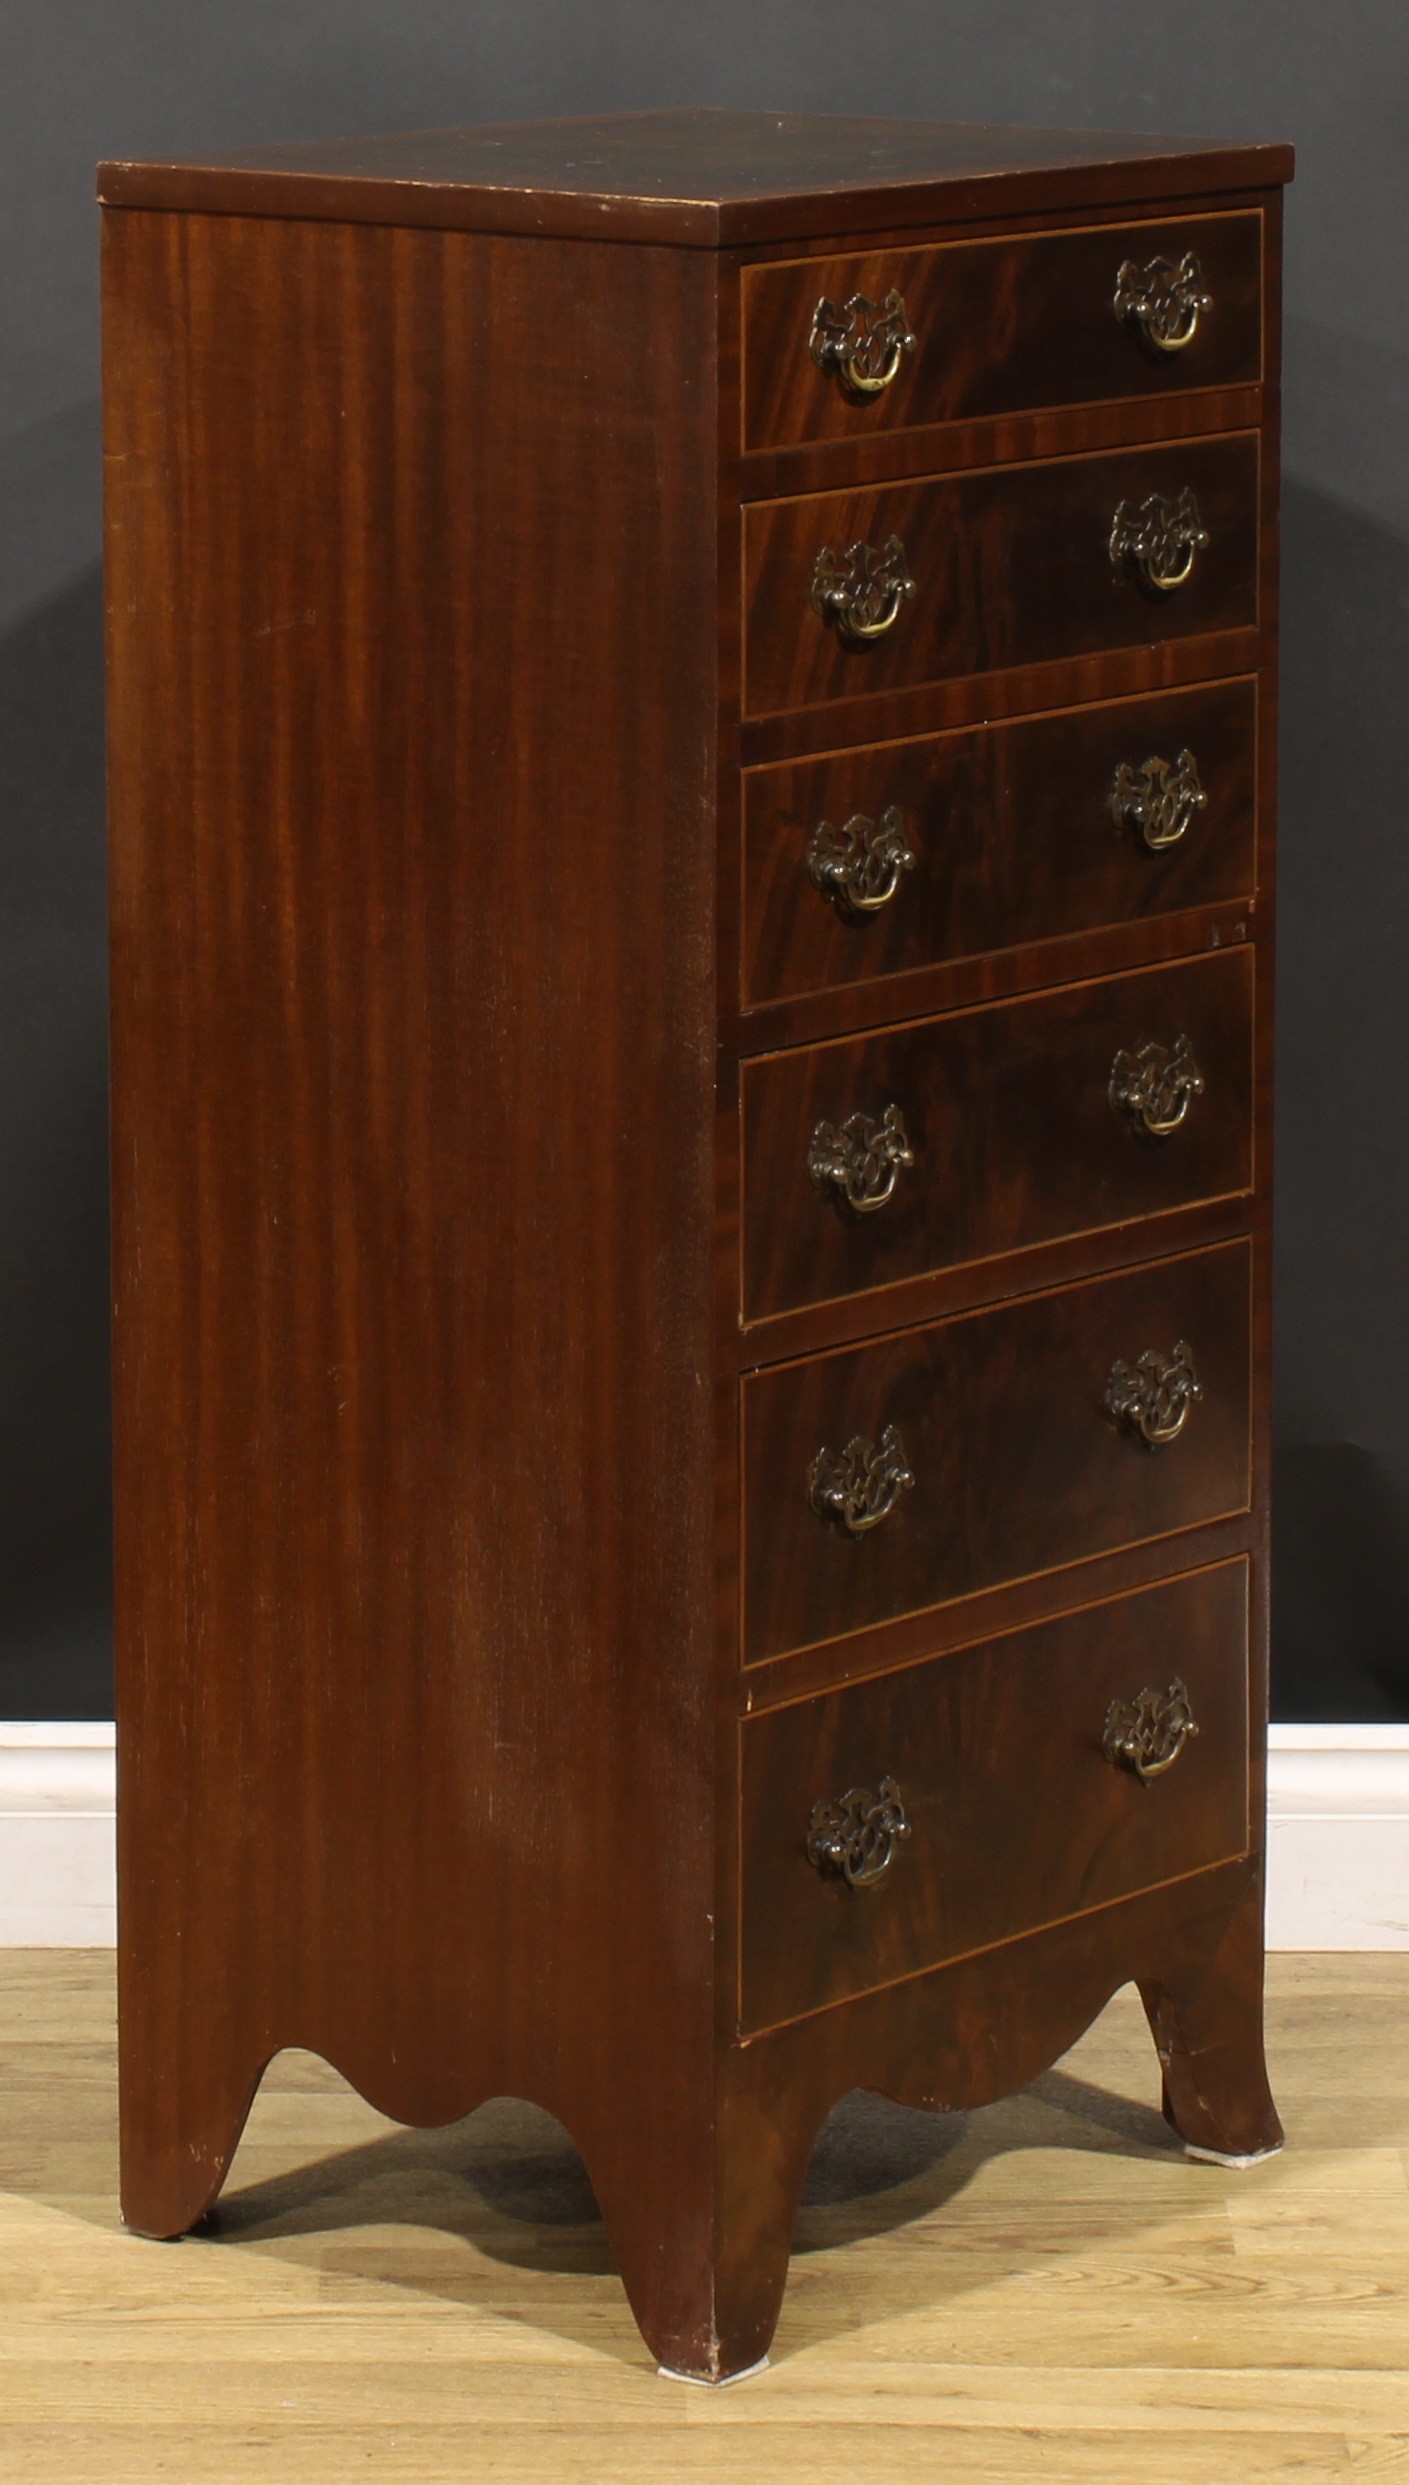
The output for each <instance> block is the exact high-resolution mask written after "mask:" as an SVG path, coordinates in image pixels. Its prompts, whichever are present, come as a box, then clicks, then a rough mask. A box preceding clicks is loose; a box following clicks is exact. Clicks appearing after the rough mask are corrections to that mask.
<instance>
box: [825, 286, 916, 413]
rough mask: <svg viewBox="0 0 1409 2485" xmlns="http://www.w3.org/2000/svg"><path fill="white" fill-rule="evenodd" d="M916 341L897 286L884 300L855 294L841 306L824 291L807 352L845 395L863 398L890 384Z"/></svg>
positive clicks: (877, 392) (877, 393)
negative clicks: (876, 300) (872, 299)
mask: <svg viewBox="0 0 1409 2485" xmlns="http://www.w3.org/2000/svg"><path fill="white" fill-rule="evenodd" d="M917 343H918V339H917V338H916V337H914V336H912V335H911V332H910V322H909V320H908V319H907V318H906V316H905V304H904V302H903V301H902V300H901V297H900V295H899V294H898V293H896V292H895V291H894V289H893V288H892V290H891V291H890V292H889V293H888V294H887V295H886V298H885V300H884V302H882V303H876V302H872V301H871V300H870V298H869V296H868V295H866V294H864V293H854V294H852V296H851V298H850V300H849V301H847V302H843V304H842V306H841V309H840V310H838V309H837V306H836V304H835V303H834V302H829V301H828V299H827V296H826V295H825V294H823V296H822V299H821V301H820V302H819V303H818V305H817V308H816V310H815V311H814V312H813V314H812V334H811V336H810V337H809V338H808V340H807V350H808V352H809V353H810V354H811V356H812V359H813V361H814V362H815V363H816V365H817V368H818V370H819V371H826V372H829V373H830V374H831V376H832V377H833V378H834V379H835V380H836V381H837V382H838V384H839V385H840V388H841V392H842V395H843V396H844V397H853V398H859V399H861V400H862V401H863V402H864V401H865V400H866V399H867V398H868V397H879V396H880V394H881V392H882V390H884V389H887V388H889V386H890V384H891V382H892V380H893V379H894V378H895V376H896V374H897V372H898V371H899V369H900V366H901V364H902V362H903V361H904V359H905V357H906V355H907V354H913V353H914V351H915V347H916V344H917Z"/></svg>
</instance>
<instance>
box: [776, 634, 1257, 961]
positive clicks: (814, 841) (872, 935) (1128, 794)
mask: <svg viewBox="0 0 1409 2485" xmlns="http://www.w3.org/2000/svg"><path fill="white" fill-rule="evenodd" d="M1256 744H1257V690H1256V685H1255V683H1254V682H1252V681H1238V682H1218V683H1215V684H1213V685H1212V686H1208V685H1204V686H1201V687H1200V688H1198V689H1196V690H1180V691H1166V692H1163V693H1161V694H1159V695H1157V696H1153V697H1149V698H1141V699H1121V700H1117V701H1115V702H1113V703H1111V704H1110V705H1107V706H1101V707H1090V708H1077V709H1075V710H1072V711H1070V712H1068V713H1066V714H1064V715H1060V716H1041V717H1027V718H1024V719H1023V720H1022V721H1021V722H1020V723H1018V724H1012V725H984V726H979V727H977V728H975V729H974V730H973V731H972V732H967V733H945V734H930V735H926V736H924V737H923V738H921V739H917V740H914V741H907V742H892V743H887V744H883V745H881V746H880V747H878V748H873V749H869V750H860V751H846V752H842V753H839V754H833V755H832V756H831V757H829V758H826V759H813V760H804V761H802V762H800V763H795V764H792V765H788V766H783V767H770V768H755V769H752V770H750V771H749V772H748V774H747V775H746V776H745V779H744V836H745V856H744V964H743V999H744V1004H745V1007H757V1006H758V1005H759V1004H760V1003H763V1002H767V1001H775V1000H786V999H790V998H792V997H793V996H795V995H797V994H801V993H809V992H823V991H828V990H832V989H835V988H836V987H838V986H840V985H844V984H857V983H866V982H870V981H873V980H879V979H880V978H882V977H884V976H886V975H897V974H901V973H904V972H905V971H906V970H907V969H910V968H914V967H922V966H928V965H931V964H932V963H933V962H934V961H936V960H938V959H947V958H964V957H974V956H978V955H981V954H982V953H984V952H986V951H991V950H995V949H1007V948H1013V947H1016V946H1018V945H1019V944H1020V943H1022V942H1025V941H1036V940H1054V939H1058V938H1060V937H1062V936H1063V935H1069V934H1073V933H1080V932H1088V931H1094V930H1096V929H1098V928H1100V927H1101V926H1104V925H1108V924H1119V923H1129V922H1133V921H1136V920H1137V919H1139V918H1141V917H1145V916H1152V915H1165V914H1176V913H1178V912H1179V911H1180V910H1181V909H1183V908H1186V907H1193V906H1211V905H1217V904H1219V903H1221V902H1224V901H1226V900H1229V899H1234V898H1239V897H1246V896H1248V895H1250V894H1251V892H1252V888H1253V884H1254V862H1253V856H1254V837H1255V827H1256V774H1255V752H1256Z"/></svg>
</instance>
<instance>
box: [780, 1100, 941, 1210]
mask: <svg viewBox="0 0 1409 2485" xmlns="http://www.w3.org/2000/svg"><path fill="white" fill-rule="evenodd" d="M914 1162H915V1153H914V1150H913V1148H912V1147H911V1145H910V1142H909V1140H908V1138H907V1137H906V1135H905V1118H904V1115H903V1114H902V1113H901V1110H900V1107H899V1105H898V1104H888V1105H887V1106H886V1109H885V1111H884V1113H883V1114H882V1115H881V1118H880V1120H879V1121H878V1122H877V1121H874V1120H873V1119H872V1117H871V1115H870V1114H869V1113H849V1114H848V1115H847V1117H846V1120H845V1121H844V1122H819V1123H818V1125H817V1128H816V1129H815V1130H814V1132H813V1134H812V1145H811V1147H810V1148H809V1149H808V1152H807V1170H808V1173H809V1174H810V1176H811V1178H812V1181H813V1183H814V1184H815V1186H816V1188H817V1189H818V1190H819V1191H836V1192H837V1193H839V1195H840V1196H841V1198H842V1199H844V1200H845V1202H846V1204H847V1206H848V1208H854V1209H855V1211H856V1214H857V1215H858V1216H859V1217H869V1216H872V1215H874V1213H875V1211H876V1209H877V1208H884V1206H885V1204H886V1201H887V1200H888V1199H890V1198H892V1197H893V1195H894V1192H895V1185H896V1179H897V1177H898V1175H899V1174H900V1173H901V1171H902V1170H903V1169H904V1167H905V1166H907V1165H913V1164H914Z"/></svg>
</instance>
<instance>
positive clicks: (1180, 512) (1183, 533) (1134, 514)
mask: <svg viewBox="0 0 1409 2485" xmlns="http://www.w3.org/2000/svg"><path fill="white" fill-rule="evenodd" d="M1208 540H1209V538H1208V529H1207V528H1206V527H1205V525H1204V522H1203V520H1202V518H1201V517H1200V516H1199V504H1198V502H1197V501H1196V500H1195V498H1194V495H1193V493H1192V492H1191V491H1190V489H1189V486H1188V484H1187V483H1186V484H1185V486H1184V488H1183V490H1182V491H1181V492H1180V493H1179V494H1178V496H1177V498H1176V499H1174V500H1167V499H1166V498H1165V496H1164V494H1163V493H1162V492H1152V493H1151V494H1150V497H1149V499H1148V500H1143V501H1138V502H1137V501H1133V500H1123V501H1122V502H1121V504H1120V507H1119V508H1118V509H1117V511H1116V513H1115V516H1114V518H1113V519H1112V521H1111V535H1110V554H1111V561H1112V563H1113V565H1114V567H1115V568H1116V569H1118V570H1125V569H1134V570H1135V571H1137V572H1138V574H1139V576H1140V577H1141V578H1142V579H1143V581H1144V583H1145V585H1146V586H1147V587H1151V588H1153V589H1154V590H1155V592H1156V593H1157V594H1159V595H1172V594H1173V593H1174V590H1175V589H1176V587H1186V586H1187V585H1188V583H1189V580H1190V579H1191V578H1192V577H1193V574H1194V563H1195V561H1196V560H1197V558H1198V556H1199V554H1200V553H1201V552H1202V551H1203V550H1204V548H1205V546H1206V545H1207V543H1208Z"/></svg>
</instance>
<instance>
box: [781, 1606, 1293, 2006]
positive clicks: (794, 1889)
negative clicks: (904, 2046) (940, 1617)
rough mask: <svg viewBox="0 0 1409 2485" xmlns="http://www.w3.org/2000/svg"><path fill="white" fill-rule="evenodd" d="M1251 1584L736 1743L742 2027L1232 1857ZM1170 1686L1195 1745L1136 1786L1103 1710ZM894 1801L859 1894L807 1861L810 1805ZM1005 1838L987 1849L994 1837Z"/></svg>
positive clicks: (806, 1712) (918, 1679) (1096, 1615)
mask: <svg viewBox="0 0 1409 2485" xmlns="http://www.w3.org/2000/svg"><path fill="white" fill-rule="evenodd" d="M1246 1640H1247V1566H1246V1564H1245V1563H1241V1562H1229V1563H1226V1564H1224V1565H1223V1566H1222V1567H1221V1568H1219V1569H1216V1570H1207V1571H1201V1572H1199V1573H1197V1574H1196V1575H1195V1576H1194V1577H1192V1578H1188V1579H1182V1580H1179V1581H1176V1582H1174V1583H1170V1582H1165V1583H1163V1584H1162V1585H1161V1586H1159V1587H1156V1588H1148V1589H1146V1590H1145V1591H1144V1592H1143V1593H1142V1594H1140V1595H1138V1596H1133V1597H1125V1598H1121V1599H1120V1600H1119V1601H1117V1602H1116V1603H1114V1604H1109V1605H1101V1606H1097V1607H1094V1608H1091V1609H1088V1610H1086V1611H1083V1612H1081V1613H1076V1614H1068V1615H1064V1616H1063V1617H1062V1619H1061V1620H1060V1621H1057V1622H1049V1623H1046V1624H1044V1625H1041V1626H1039V1627H1038V1628H1037V1629H1035V1630H1031V1631H1026V1632H1021V1633H1018V1634H1017V1635H1015V1636H1014V1637H1012V1638H1008V1639H1000V1640H993V1641H990V1642H988V1643H987V1644H985V1645H982V1646H980V1647H977V1648H966V1649H963V1650H960V1651H958V1652H957V1653H956V1654H954V1655H953V1656H947V1657H941V1658H940V1659H938V1660H937V1662H936V1663H934V1664H932V1665H918V1666H910V1667H907V1668H906V1669H905V1670H904V1671H903V1672H900V1673H896V1674H887V1675H884V1676H881V1677H880V1678H879V1679H877V1680H876V1681H874V1682H869V1683H863V1684H859V1685H857V1686H855V1687H854V1688H852V1689H851V1690H848V1691H837V1692H832V1693H831V1694H829V1695H828V1696H827V1697H825V1698H821V1699H813V1700H804V1701H800V1702H795V1703H793V1704H791V1705H790V1706H787V1707H784V1708H777V1709H772V1710H770V1711H769V1712H768V1714H767V1715H766V1716H763V1717H758V1718H755V1719H752V1720H751V1721H750V1722H749V1723H748V1724H747V1725H745V1727H744V1728H743V1769H742V1778H743V1806H744V1834H743V1859H744V1860H743V1883H742V1888H741V1891H740V1908H741V1911H742V1927H743V1929H742V1938H741V1943H740V1949H741V1958H742V1995H741V2004H740V2018H741V2023H742V2025H743V2026H744V2027H745V2028H747V2029H758V2028H762V2027H766V2026H768V2025H769V2024H770V2023H773V2022H777V2021H779V2020H784V2019H796V2018H800V2017H802V2016H803V2014H804V2013H806V2012H808V2011H815V2010H820V2009H822V2008H824V2007H825V2006H826V2005H827V2004H829V2003H833V2002H836V2001H839V2000H841V1999H842V1998H843V1997H845V1996H847V1995H849V1994H853V1993H861V1992H864V1991H866V1989H867V1988H868V1987H870V1986H873V1985H882V1984H888V1983H890V1982H892V1981H894V1980H896V1979H898V1978H901V1977H906V1976H911V1975H913V1974H914V1973H915V1972H916V1970H917V1969H919V1968H923V1967H930V1966H934V1965H937V1964H938V1963H939V1962H940V1961H941V1960H944V1959H947V1958H953V1957H957V1956H958V1955H960V1954H961V1953H963V1952H964V1951H970V1950H982V1949H986V1948H987V1947H988V1946H989V1945H990V1944H991V1943H993V1942H1002V1941H1007V1940H1010V1939H1011V1938H1012V1936H1013V1935H1014V1934H1017V1933H1026V1932H1030V1931H1032V1930H1033V1929H1034V1928H1035V1927H1036V1926H1038V1925H1040V1924H1048V1923H1055V1922H1057V1921H1059V1920H1060V1918H1062V1917H1063V1916H1074V1915H1077V1914H1079V1913H1081V1912H1082V1910H1084V1909H1086V1908H1090V1907H1101V1906H1105V1905H1108V1904H1109V1902H1110V1901H1111V1900H1112V1899H1116V1898H1124V1897H1126V1896H1128V1895H1129V1894H1130V1893H1131V1892H1132V1891H1135V1890H1140V1889H1147V1888H1151V1887H1154V1886H1155V1885H1157V1884H1158V1883H1161V1882H1167V1881H1174V1880H1176V1879H1178V1878H1179V1876H1180V1875H1181V1874H1184V1873H1190V1872H1196V1871H1198V1870H1199V1869H1200V1868H1201V1867H1202V1866H1205V1865H1208V1864H1217V1863H1221V1862H1223V1861H1224V1860H1225V1859H1226V1858H1228V1857H1231V1856H1237V1855H1241V1854H1243V1853H1244V1852H1245V1851H1246V1848H1247V1844H1248V1816H1247V1708H1248V1687H1247V1675H1246V1670H1245V1668H1243V1669H1240V1668H1239V1666H1238V1665H1237V1663H1236V1659H1235V1657H1234V1655H1233V1654H1232V1652H1234V1651H1236V1650H1237V1648H1238V1647H1239V1646H1240V1645H1242V1646H1243V1647H1245V1646H1246ZM1176 1680H1180V1681H1182V1682H1183V1683H1184V1684H1185V1685H1186V1686H1187V1689H1188V1693H1189V1699H1190V1706H1191V1708H1192V1712H1193V1716H1194V1720H1195V1724H1196V1726H1197V1729H1198V1730H1197V1733H1196V1734H1195V1735H1194V1737H1193V1738H1192V1739H1191V1740H1190V1741H1189V1742H1188V1743H1187V1744H1186V1745H1185V1747H1184V1749H1183V1750H1182V1751H1181V1752H1180V1753H1179V1756H1178V1758H1177V1759H1176V1760H1175V1761H1174V1762H1173V1764H1172V1766H1171V1767H1170V1769H1169V1771H1168V1773H1167V1774H1166V1775H1164V1776H1161V1777H1158V1778H1153V1779H1151V1780H1150V1781H1149V1783H1148V1784H1146V1783H1142V1781H1141V1780H1140V1779H1139V1778H1138V1777H1136V1776H1135V1775H1134V1773H1133V1772H1132V1771H1130V1770H1128V1769H1124V1768H1120V1767H1116V1766H1114V1765H1112V1763H1111V1761H1110V1760H1109V1759H1108V1758H1107V1757H1106V1756H1105V1755H1104V1753H1103V1751H1102V1747H1101V1737H1102V1731H1103V1729H1104V1726H1105V1723H1106V1717H1107V1712H1108V1710H1109V1709H1110V1707H1111V1705H1112V1703H1114V1702H1123V1703H1127V1704H1128V1703H1130V1702H1131V1701H1134V1700H1135V1699H1137V1698H1138V1696H1139V1694H1140V1693H1141V1692H1142V1691H1146V1690H1152V1691H1155V1692H1157V1693H1161V1694H1163V1693H1165V1692H1166V1691H1167V1690H1168V1687H1169V1685H1170V1684H1171V1683H1172V1682H1174V1681H1176ZM886 1780H890V1781H892V1782H893V1783H894V1785H895V1787H896V1789H897V1792H898V1798H899V1801H900V1803H901V1805H902V1807H903V1812H904V1817H905V1823H906V1828H907V1835H906V1836H905V1838H904V1841H903V1843H900V1844H898V1845H897V1846H896V1847H895V1849H894V1853H893V1858H892V1860H891V1861H890V1863H889V1864H888V1865H886V1867H885V1870H884V1877H883V1878H882V1879H881V1880H880V1881H879V1882H877V1883H876V1885H875V1886H874V1887H869V1886H868V1887H863V1888H859V1889H857V1888H851V1887H849V1886H848V1884H847V1882H846V1880H845V1879H844V1877H843V1876H842V1875H841V1874H840V1873H837V1872H826V1871H822V1870H819V1869H817V1868H816V1867H814V1865H813V1864H812V1863H810V1862H809V1860H808V1857H807V1854H806V1852H805V1846H806V1836H807V1830H808V1824H809V1821H810V1819H811V1816H812V1812H813V1806H814V1804H816V1803H817V1802H818V1801H819V1800H821V1799H825V1798H828V1797H832V1798H840V1797H841V1796H843V1795H844V1794H845V1793H846V1791H847V1790H848V1789H850V1788H853V1787H857V1788H864V1789H866V1790H867V1791H868V1793H869V1794H872V1795H874V1793H875V1790H876V1789H877V1788H878V1787H880V1786H881V1785H882V1784H883V1782H885V1781H886ZM995 1820H1001V1821H1002V1823H1003V1832H1002V1836H1001V1838H998V1839H995V1837H994V1835H993V1824H994V1822H995Z"/></svg>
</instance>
